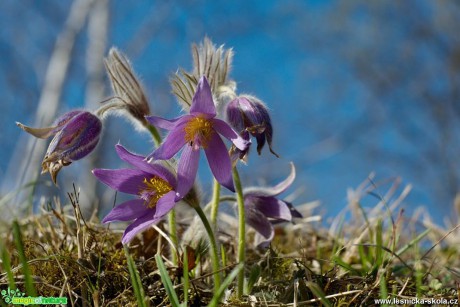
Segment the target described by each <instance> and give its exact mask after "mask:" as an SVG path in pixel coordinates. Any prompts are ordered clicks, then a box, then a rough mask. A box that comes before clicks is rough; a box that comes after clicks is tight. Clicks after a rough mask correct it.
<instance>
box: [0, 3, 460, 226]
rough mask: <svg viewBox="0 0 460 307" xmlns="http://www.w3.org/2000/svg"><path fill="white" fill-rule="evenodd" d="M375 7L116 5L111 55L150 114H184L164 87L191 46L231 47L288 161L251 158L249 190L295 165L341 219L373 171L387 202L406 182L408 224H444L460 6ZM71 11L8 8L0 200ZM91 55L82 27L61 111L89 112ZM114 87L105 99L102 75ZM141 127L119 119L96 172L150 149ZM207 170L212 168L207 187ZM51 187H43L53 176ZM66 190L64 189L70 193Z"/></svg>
mask: <svg viewBox="0 0 460 307" xmlns="http://www.w3.org/2000/svg"><path fill="white" fill-rule="evenodd" d="M368 2H369V1H353V2H349V1H340V2H335V1H293V0H288V1H177V2H168V3H166V1H135V2H134V1H133V2H131V1H130V2H129V3H128V1H113V2H109V4H108V12H109V23H108V35H107V41H106V45H105V50H106V52H107V51H108V49H109V48H110V47H111V46H117V47H118V48H119V49H121V50H122V51H124V52H125V53H126V54H127V56H128V57H129V58H130V59H131V61H132V64H133V66H134V68H135V70H136V72H137V73H138V75H139V76H140V77H141V79H142V81H143V84H144V86H145V89H146V91H147V93H148V96H149V98H150V104H151V109H152V110H153V112H154V113H155V114H157V115H161V116H167V117H173V116H174V117H175V116H177V115H178V112H179V108H178V106H177V104H176V103H175V100H174V97H173V96H172V94H170V87H169V84H168V79H169V76H170V75H171V73H173V72H174V71H176V69H177V68H178V67H184V68H186V69H190V68H191V55H190V45H191V43H193V42H199V41H201V40H202V39H203V37H204V36H205V35H207V36H209V37H210V38H211V39H212V40H213V41H214V42H215V43H216V44H218V45H220V44H225V45H226V46H227V47H233V49H234V51H235V57H234V69H233V72H232V74H231V76H232V77H233V79H235V80H236V81H237V82H238V89H239V92H240V93H250V94H254V95H256V96H258V97H259V98H260V99H262V100H263V101H265V102H266V104H267V105H268V106H269V108H270V109H271V115H272V121H273V126H274V131H275V132H274V147H275V150H276V151H277V152H278V153H279V154H280V155H281V158H280V159H276V158H275V157H273V156H272V155H270V154H269V152H268V150H267V149H265V150H264V151H263V154H262V156H260V157H258V156H257V155H256V154H255V151H254V152H252V155H251V156H250V160H249V164H248V166H245V167H243V168H242V173H243V179H244V181H245V182H246V184H247V185H249V184H251V185H253V184H258V183H261V184H262V183H267V184H274V183H276V182H277V181H279V180H281V179H282V178H283V177H285V176H286V175H287V173H288V170H289V167H288V162H289V161H293V162H294V163H295V165H296V168H297V174H298V176H297V180H296V182H295V184H294V186H293V188H292V189H291V190H292V191H296V190H299V191H300V192H301V193H300V195H299V196H298V198H297V200H296V201H295V202H297V203H303V202H306V201H312V200H317V199H318V200H320V201H321V203H322V206H321V207H320V211H321V212H325V214H326V215H327V216H334V215H335V214H337V213H338V212H339V211H340V210H342V209H343V207H344V206H345V205H346V203H347V201H346V195H347V189H348V188H354V187H356V186H358V185H359V184H360V183H361V182H363V181H365V180H366V178H367V177H368V175H369V174H370V173H371V172H375V174H376V177H375V181H376V182H379V181H383V182H384V184H382V185H381V186H380V185H379V187H378V190H377V191H378V192H379V193H381V194H385V192H386V191H387V190H388V189H389V188H390V186H391V183H392V182H394V179H395V178H396V177H401V178H402V184H401V186H400V188H399V190H401V189H402V188H403V187H404V185H406V184H409V183H410V184H412V185H413V191H412V192H411V194H410V195H409V196H408V197H407V198H406V200H405V202H404V204H403V207H404V208H405V209H406V210H407V212H408V213H407V214H408V215H409V216H410V214H411V212H413V210H414V209H415V208H417V207H418V206H420V205H424V206H426V207H427V208H428V210H429V212H430V213H431V215H432V216H433V217H434V219H435V220H437V221H441V220H442V219H443V218H444V217H448V216H449V215H452V214H453V213H454V210H453V206H452V204H453V199H454V197H455V195H456V193H457V192H458V191H459V186H460V183H459V176H460V165H459V159H458V155H459V152H460V144H459V140H460V139H459V132H460V127H459V124H458V122H459V121H458V120H459V116H460V106H459V103H460V101H459V91H460V84H459V83H460V75H459V73H460V37H459V36H458V35H457V33H456V31H457V30H458V29H459V23H460V18H459V17H460V16H459V15H460V7H459V5H458V4H457V3H456V2H454V1H446V2H443V5H441V4H440V3H438V2H435V1H405V2H393V1H379V2H369V3H368ZM71 3H72V2H71V1H57V0H56V1H52V0H50V1H32V0H23V1H2V2H1V3H0V28H1V32H0V54H1V57H0V66H1V71H2V73H1V75H0V89H2V93H3V95H2V103H1V104H0V129H1V130H0V131H1V133H0V142H1V144H2V146H1V148H0V176H1V178H2V181H3V193H6V192H5V191H8V190H11V184H9V183H10V182H13V179H14V178H13V177H14V176H20V174H15V172H14V165H15V163H18V162H17V161H18V159H19V160H21V159H26V153H23V154H24V157H21V155H20V154H18V153H17V154H16V156H14V157H13V152H14V148H15V146H17V144H18V142H23V141H24V140H23V139H25V140H27V138H30V137H29V136H27V137H24V136H23V135H24V133H23V132H22V131H20V130H19V129H18V128H17V127H16V126H15V124H14V122H15V121H20V122H22V123H25V124H30V125H32V124H33V123H34V121H35V119H34V115H35V111H36V109H37V103H38V99H39V96H40V91H41V89H42V86H43V83H44V75H45V72H46V69H47V65H48V61H49V57H50V55H51V53H52V50H53V47H54V44H55V40H56V37H57V36H58V35H59V33H60V32H61V31H62V29H63V27H64V23H65V20H66V18H67V15H68V12H69V8H70V5H71ZM87 47H88V27H87V26H85V27H83V29H82V30H81V32H79V33H78V34H77V37H76V41H75V46H74V50H73V53H72V61H71V63H70V67H69V71H68V74H67V77H66V81H65V85H64V88H63V92H62V96H61V99H60V101H61V104H60V106H59V112H58V113H59V114H62V113H64V112H66V111H68V110H69V109H72V108H79V107H83V106H85V99H86V98H85V97H86V92H85V90H86V86H87V84H88V82H89V81H88V76H87V68H86V66H85V58H86V56H87ZM101 60H102V59H101ZM105 85H106V89H105V91H104V93H105V97H108V96H109V95H110V91H109V87H108V86H107V85H108V84H107V80H106V79H105ZM86 104H89V105H95V106H97V104H98V101H92V102H91V101H90V102H88V101H87V102H86ZM133 131H134V129H133V127H132V126H131V125H127V124H126V121H125V120H123V119H121V118H110V119H109V120H108V121H107V122H106V128H105V131H104V144H103V146H101V150H100V152H99V155H100V158H98V159H97V166H98V167H117V166H119V165H120V163H119V162H118V160H117V157H116V156H115V154H114V151H113V150H112V146H113V145H114V144H115V143H116V142H118V141H120V142H121V143H122V144H123V145H126V146H127V147H128V148H130V149H132V150H135V151H137V152H139V153H143V154H147V153H149V152H150V151H151V150H152V144H151V142H150V141H149V137H148V135H147V134H140V135H139V136H136V137H133ZM202 162H204V161H202ZM75 164H77V163H75ZM82 165H84V164H82ZM37 168H39V165H37ZM206 168H207V166H206V164H205V163H202V164H201V167H200V169H201V172H200V178H201V179H203V182H202V186H203V188H204V190H205V191H207V190H206V188H207V187H208V186H209V183H208V181H209V180H208V176H209V172H208V171H207V170H206ZM80 171H85V172H86V171H87V170H85V169H84V167H79V166H75V165H72V166H71V167H69V168H68V169H64V170H63V171H62V172H61V174H60V176H63V177H65V178H67V180H70V182H71V180H72V178H73V177H72V174H76V173H77V172H80ZM63 173H66V175H63ZM26 178H27V174H26ZM69 178H70V179H69ZM41 179H43V182H42V184H44V185H45V186H47V184H46V181H47V180H48V179H49V178H48V177H47V176H42V177H41ZM62 180H64V178H62ZM66 182H67V181H66ZM76 183H77V184H78V181H77V182H76ZM60 186H61V190H60V191H61V192H63V191H66V188H69V186H67V185H66V183H61V185H60ZM98 189H99V191H102V192H101V193H106V192H104V189H103V188H102V187H99V186H98ZM47 191H48V192H50V191H51V192H50V193H52V191H53V190H52V189H48V190H47ZM38 197H39V196H36V198H38ZM376 202H377V200H376V199H375V198H374V197H373V196H367V197H366V198H365V199H364V205H365V206H367V205H368V206H371V205H373V204H375V203H376ZM110 205H111V204H110Z"/></svg>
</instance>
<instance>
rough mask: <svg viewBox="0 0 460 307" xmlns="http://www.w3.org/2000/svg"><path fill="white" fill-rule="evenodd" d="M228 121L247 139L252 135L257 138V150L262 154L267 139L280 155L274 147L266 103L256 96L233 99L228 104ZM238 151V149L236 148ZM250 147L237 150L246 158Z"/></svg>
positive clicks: (271, 150)
mask: <svg viewBox="0 0 460 307" xmlns="http://www.w3.org/2000/svg"><path fill="white" fill-rule="evenodd" d="M227 121H228V122H229V123H230V125H231V126H232V127H233V128H234V129H235V130H236V131H238V132H239V133H240V135H241V136H242V137H243V138H244V139H245V140H247V141H249V139H250V135H252V136H254V137H255V138H256V140H257V152H258V154H259V155H260V153H261V151H262V148H263V147H264V145H265V141H266V142H267V143H268V147H269V149H270V152H271V153H272V154H274V155H275V156H277V157H278V154H276V153H275V152H274V151H273V149H272V146H271V145H272V136H273V128H272V124H271V120H270V115H269V114H268V110H267V107H266V106H265V104H264V103H263V102H262V101H260V100H259V99H257V98H256V97H254V96H249V95H242V96H239V97H237V98H235V99H234V100H232V101H231V102H230V103H229V104H228V106H227ZM236 151H237V150H236ZM248 151H249V148H248V149H246V150H244V151H237V152H238V153H239V158H240V159H242V160H244V159H245V158H246V156H247V153H248Z"/></svg>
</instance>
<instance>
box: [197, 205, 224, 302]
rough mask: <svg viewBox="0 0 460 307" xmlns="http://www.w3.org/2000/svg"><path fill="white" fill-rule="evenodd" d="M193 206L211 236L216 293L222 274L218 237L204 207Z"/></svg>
mask: <svg viewBox="0 0 460 307" xmlns="http://www.w3.org/2000/svg"><path fill="white" fill-rule="evenodd" d="M193 208H194V209H195V211H196V213H198V216H199V217H200V219H201V221H202V222H203V225H204V228H205V229H206V232H207V233H208V236H209V242H210V243H211V249H210V253H211V262H212V270H213V272H214V293H216V292H217V290H218V289H219V287H220V283H221V276H220V272H219V270H220V265H219V254H218V249H217V243H216V238H215V236H214V231H213V230H212V227H211V224H209V221H208V218H207V217H206V215H205V214H204V212H203V209H201V207H200V206H194V207H193Z"/></svg>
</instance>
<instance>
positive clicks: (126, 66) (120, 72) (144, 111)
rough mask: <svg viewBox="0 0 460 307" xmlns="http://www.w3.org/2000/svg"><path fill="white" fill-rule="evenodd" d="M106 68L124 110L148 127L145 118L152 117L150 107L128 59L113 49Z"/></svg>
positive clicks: (107, 59) (106, 62)
mask: <svg viewBox="0 0 460 307" xmlns="http://www.w3.org/2000/svg"><path fill="white" fill-rule="evenodd" d="M105 66H106V68H107V73H108V75H109V78H110V82H111V84H112V89H113V92H114V93H115V95H116V97H115V98H120V99H121V100H122V101H123V103H124V109H126V110H127V111H128V113H129V114H131V116H133V118H135V119H137V120H138V121H139V122H140V123H141V124H142V125H143V126H147V125H148V123H147V121H146V119H145V116H147V115H150V107H149V104H148V102H147V97H146V95H145V93H144V90H143V88H142V85H141V83H140V81H139V79H138V78H137V76H136V74H135V73H134V70H133V68H132V66H131V64H130V63H129V60H128V58H127V57H126V56H125V55H124V54H123V53H121V52H120V51H118V50H117V49H116V48H111V49H110V51H109V56H108V57H107V58H106V59H105Z"/></svg>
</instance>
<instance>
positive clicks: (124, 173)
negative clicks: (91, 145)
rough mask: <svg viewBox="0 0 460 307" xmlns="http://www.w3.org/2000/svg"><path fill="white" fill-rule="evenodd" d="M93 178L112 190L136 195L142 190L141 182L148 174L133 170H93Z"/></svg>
mask: <svg viewBox="0 0 460 307" xmlns="http://www.w3.org/2000/svg"><path fill="white" fill-rule="evenodd" d="M93 174H94V176H96V177H97V179H99V180H100V181H102V182H103V183H105V184H106V185H108V186H109V187H111V188H112V189H114V190H117V191H120V192H123V193H128V194H133V195H138V193H139V191H140V190H141V189H142V188H143V181H144V179H145V178H148V177H150V176H151V175H150V174H149V173H146V172H143V171H140V170H135V169H129V168H126V169H114V170H112V169H98V168H97V169H94V170H93Z"/></svg>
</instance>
